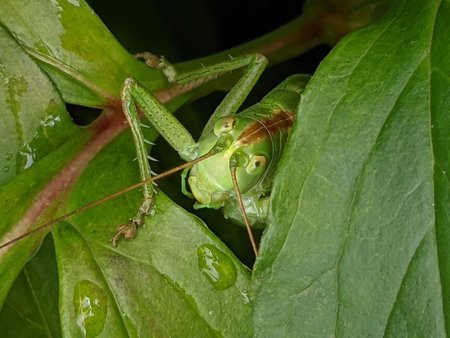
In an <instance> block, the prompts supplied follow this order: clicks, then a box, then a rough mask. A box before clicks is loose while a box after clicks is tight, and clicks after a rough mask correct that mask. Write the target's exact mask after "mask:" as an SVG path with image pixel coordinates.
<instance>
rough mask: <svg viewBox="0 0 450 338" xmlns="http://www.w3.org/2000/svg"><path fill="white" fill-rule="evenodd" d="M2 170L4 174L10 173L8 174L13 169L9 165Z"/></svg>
mask: <svg viewBox="0 0 450 338" xmlns="http://www.w3.org/2000/svg"><path fill="white" fill-rule="evenodd" d="M2 170H3V172H4V173H8V172H9V171H10V170H11V167H10V166H9V165H5V166H4V167H3V168H2Z"/></svg>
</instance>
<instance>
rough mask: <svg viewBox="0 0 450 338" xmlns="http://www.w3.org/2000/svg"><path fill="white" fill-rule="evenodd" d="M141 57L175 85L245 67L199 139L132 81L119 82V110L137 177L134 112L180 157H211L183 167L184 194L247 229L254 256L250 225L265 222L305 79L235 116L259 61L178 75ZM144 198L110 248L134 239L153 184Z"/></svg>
mask: <svg viewBox="0 0 450 338" xmlns="http://www.w3.org/2000/svg"><path fill="white" fill-rule="evenodd" d="M140 56H143V57H144V58H146V62H147V64H150V65H153V66H154V65H156V66H158V67H160V68H161V69H163V71H164V72H165V73H166V76H167V77H168V79H169V80H171V81H175V82H177V83H179V84H183V83H191V82H192V81H196V80H201V79H208V78H211V77H214V76H217V75H218V74H222V73H224V72H228V71H232V70H235V69H238V68H243V67H245V70H244V73H243V75H242V76H241V78H240V79H239V80H238V82H237V83H236V84H235V86H234V87H233V88H232V89H231V91H230V92H229V93H228V94H227V95H226V96H225V98H224V99H223V101H222V102H221V104H220V105H219V106H218V107H217V109H216V110H215V112H214V113H213V115H212V116H211V118H210V120H209V121H208V123H207V125H206V127H205V129H204V130H203V132H202V134H201V136H200V139H199V141H198V142H195V141H194V139H193V138H192V136H191V134H190V133H189V132H188V131H187V130H186V129H185V128H184V127H183V126H182V125H181V124H180V122H179V121H178V120H177V119H176V118H175V117H174V116H173V115H172V114H170V112H169V111H167V109H166V108H165V107H164V106H163V105H161V104H160V103H159V102H158V101H157V100H156V99H155V98H154V97H153V96H152V95H151V94H150V93H149V92H148V91H147V90H145V89H144V88H143V87H142V86H140V85H139V84H138V83H137V82H136V81H135V80H133V79H131V78H128V79H127V80H126V81H125V83H124V86H123V90H122V105H123V111H124V113H125V115H126V117H127V120H128V122H129V124H130V127H131V130H132V133H133V137H134V141H135V145H136V152H137V158H138V162H139V168H140V172H141V178H142V180H147V179H148V178H149V177H150V176H151V171H150V166H149V162H148V158H147V157H148V156H147V153H146V147H145V140H144V137H143V135H142V131H141V129H140V122H139V118H138V109H139V110H140V111H142V112H143V114H144V115H145V116H146V118H147V119H148V120H149V121H150V122H151V123H152V125H153V126H154V127H155V128H156V129H157V130H158V132H159V133H160V134H161V136H163V137H164V138H165V139H166V140H167V141H168V143H169V144H170V145H171V146H172V147H173V148H174V149H175V150H176V151H177V152H178V153H179V155H180V157H181V158H182V159H183V160H185V161H193V160H196V159H198V158H199V157H202V156H207V155H208V154H210V155H211V156H209V158H207V159H205V160H203V161H201V162H198V163H196V164H195V165H193V166H192V168H186V169H185V170H184V172H183V174H182V187H183V193H185V194H186V195H188V196H190V197H192V198H194V199H196V202H195V205H194V207H195V208H214V209H219V208H223V212H224V215H225V217H226V218H231V219H232V220H234V221H236V222H238V223H241V224H245V225H246V227H247V231H248V233H249V237H250V240H251V243H252V247H253V250H254V252H255V254H256V255H257V254H258V249H257V245H256V242H255V240H254V238H253V234H252V231H251V228H250V224H252V225H254V226H258V225H262V224H264V223H265V221H266V217H267V212H268V206H269V199H270V190H271V186H272V179H273V176H274V173H275V169H276V167H277V163H278V160H279V158H280V156H281V153H282V151H283V148H284V144H285V142H286V138H287V135H288V133H289V131H290V129H291V126H292V125H293V123H294V120H295V116H296V113H295V112H296V109H297V106H298V104H299V100H300V95H301V93H302V91H303V89H304V87H305V85H306V83H307V82H308V80H309V76H305V75H295V76H292V77H289V78H288V79H286V80H285V81H284V82H282V83H281V84H280V85H278V86H277V87H276V88H275V89H274V90H272V91H271V92H270V93H269V94H268V95H266V96H265V97H264V98H263V99H262V101H261V102H260V103H258V104H256V105H254V106H252V107H250V108H248V109H246V110H244V111H243V112H241V113H239V114H236V113H237V110H238V109H239V107H240V105H241V104H242V102H243V101H244V100H245V98H246V97H247V95H248V93H249V92H250V90H251V89H252V87H253V86H254V84H255V83H256V81H257V80H258V78H259V77H260V75H261V73H262V71H263V70H264V68H265V66H266V65H267V60H266V58H265V57H264V56H262V55H259V54H256V55H250V56H244V57H239V58H236V59H232V60H230V61H228V62H225V63H222V64H218V65H214V66H212V67H205V68H204V69H203V70H202V71H201V72H193V73H190V74H184V75H183V76H181V77H177V75H176V72H175V71H174V69H173V68H172V67H171V66H170V65H169V64H167V63H166V62H165V60H162V61H161V62H155V59H154V57H153V56H152V55H151V54H150V57H148V55H140ZM188 175H189V177H188V178H187V176H188ZM186 180H187V183H188V185H189V188H190V191H188V189H187V187H186ZM143 194H144V200H143V202H142V204H141V206H140V208H139V210H138V212H137V213H136V215H135V217H134V218H132V219H131V220H130V221H129V222H128V223H125V224H122V225H120V226H119V227H118V232H117V234H116V235H115V236H114V238H113V239H112V242H113V244H114V245H117V241H118V240H119V239H120V238H121V237H125V238H126V239H131V238H134V237H135V236H136V230H137V228H138V227H140V226H142V225H143V224H144V219H145V217H146V216H149V215H152V214H153V213H154V194H155V190H154V188H153V186H152V185H151V184H148V185H145V186H144V188H143Z"/></svg>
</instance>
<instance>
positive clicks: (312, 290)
mask: <svg viewBox="0 0 450 338" xmlns="http://www.w3.org/2000/svg"><path fill="white" fill-rule="evenodd" d="M449 18H450V6H449V2H448V1H442V2H440V1H428V2H423V1H418V0H417V1H401V2H398V3H393V4H392V7H391V8H390V11H389V13H388V14H387V15H386V17H384V19H383V20H382V21H380V22H379V23H377V24H375V25H373V26H370V27H368V28H366V29H364V30H361V31H359V32H357V33H354V34H352V35H351V36H349V37H347V38H346V39H344V40H343V41H342V42H341V43H339V44H338V46H337V47H336V48H335V49H334V50H333V52H332V53H331V54H330V55H329V56H328V57H327V58H326V60H325V61H324V62H323V63H322V64H321V65H320V67H319V69H318V70H317V72H316V73H315V75H314V77H313V79H312V81H311V83H310V84H309V86H308V88H307V91H306V92H305V95H304V97H303V100H302V102H301V105H300V107H299V118H298V126H297V128H296V129H295V130H294V132H293V135H292V138H291V139H290V142H289V144H288V147H287V149H286V152H285V154H284V156H283V161H282V163H281V166H280V168H279V172H278V175H277V178H276V182H275V186H274V191H273V193H274V201H273V203H272V209H271V213H270V224H269V228H268V229H267V232H266V235H265V237H264V240H263V245H262V250H261V258H260V260H259V261H258V262H257V265H256V268H255V271H254V282H255V286H256V291H255V293H256V294H255V304H256V305H255V306H256V308H255V317H254V325H255V330H256V335H257V336H267V337H281V336H284V337H286V336H290V337H299V336H304V337H322V336H341V337H365V336H376V337H377V336H384V335H386V336H394V337H398V336H431V337H440V336H445V335H446V325H448V323H449V319H450V317H449V316H450V315H449V308H448V306H449V302H448V299H449V285H450V284H449V277H450V276H449V266H450V265H449V258H448V249H447V248H448V239H449V225H450V224H449V215H450V204H449V196H450V195H449V192H450V189H449V188H450V187H449V182H448V173H449V170H450V168H449V167H450V161H449V159H450V156H449V151H450V149H449V144H450V142H449V141H450V136H449V135H450V128H449V127H450V124H449V117H448V116H449V102H450V101H449V90H448V88H449V78H450V62H449V60H450V54H449V50H448V46H449V45H450V35H449V33H448V20H449ZM446 323H447V324H446Z"/></svg>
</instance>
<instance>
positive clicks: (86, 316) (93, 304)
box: [73, 279, 108, 337]
mask: <svg viewBox="0 0 450 338" xmlns="http://www.w3.org/2000/svg"><path fill="white" fill-rule="evenodd" d="M73 305H74V307H75V314H76V319H77V325H78V327H79V328H80V331H81V333H82V335H83V337H97V336H98V335H99V334H100V333H101V332H102V331H103V328H104V326H105V321H106V313H107V309H108V308H107V296H106V292H105V291H104V290H103V289H102V288H101V287H100V286H98V285H97V284H95V283H93V282H91V281H88V280H85V279H84V280H81V281H79V282H78V283H76V284H75V287H74V290H73Z"/></svg>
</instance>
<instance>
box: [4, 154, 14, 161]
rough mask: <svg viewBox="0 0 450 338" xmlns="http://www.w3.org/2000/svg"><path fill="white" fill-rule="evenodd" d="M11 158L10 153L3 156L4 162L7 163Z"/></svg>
mask: <svg viewBox="0 0 450 338" xmlns="http://www.w3.org/2000/svg"><path fill="white" fill-rule="evenodd" d="M12 157H13V154H11V153H6V154H5V160H7V161H10V160H11V159H12Z"/></svg>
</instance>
